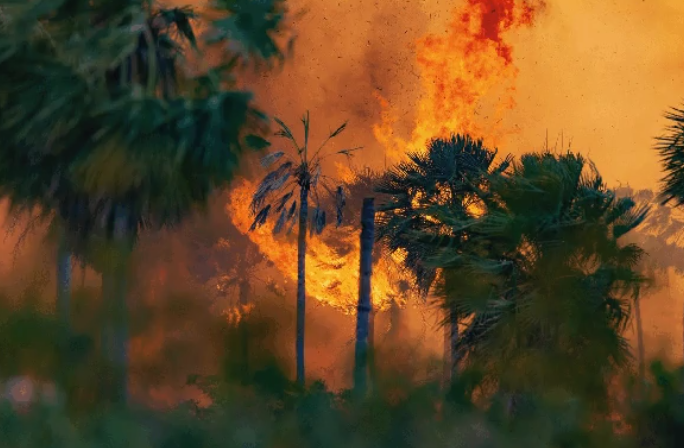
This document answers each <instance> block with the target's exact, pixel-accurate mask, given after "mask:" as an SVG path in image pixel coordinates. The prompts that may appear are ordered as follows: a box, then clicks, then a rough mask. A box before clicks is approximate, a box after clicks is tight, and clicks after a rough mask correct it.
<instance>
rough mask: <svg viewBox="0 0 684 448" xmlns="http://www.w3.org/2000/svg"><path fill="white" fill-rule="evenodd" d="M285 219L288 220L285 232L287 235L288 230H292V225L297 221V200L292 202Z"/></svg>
mask: <svg viewBox="0 0 684 448" xmlns="http://www.w3.org/2000/svg"><path fill="white" fill-rule="evenodd" d="M287 219H288V220H289V221H290V227H288V229H287V234H288V235H289V234H290V232H292V228H293V227H294V225H295V223H296V222H297V201H294V202H293V203H292V206H291V207H290V211H289V212H288V213H287Z"/></svg>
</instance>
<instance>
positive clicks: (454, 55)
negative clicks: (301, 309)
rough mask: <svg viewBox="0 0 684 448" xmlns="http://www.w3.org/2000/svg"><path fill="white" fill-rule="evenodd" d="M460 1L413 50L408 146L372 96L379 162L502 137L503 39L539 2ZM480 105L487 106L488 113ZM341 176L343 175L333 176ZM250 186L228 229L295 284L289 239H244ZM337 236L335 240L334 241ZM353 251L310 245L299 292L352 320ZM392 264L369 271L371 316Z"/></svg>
mask: <svg viewBox="0 0 684 448" xmlns="http://www.w3.org/2000/svg"><path fill="white" fill-rule="evenodd" d="M536 1H537V3H532V0H466V1H465V4H463V5H462V6H460V7H458V8H456V9H455V10H454V12H453V17H452V20H451V22H450V24H449V27H448V29H447V30H446V32H445V33H444V34H439V35H427V36H425V37H423V38H421V39H420V40H419V41H418V42H417V44H416V51H417V55H416V56H417V63H418V66H419V68H420V79H421V87H422V91H423V92H422V97H421V99H420V101H419V103H418V106H417V111H416V120H415V126H414V129H413V132H412V133H411V137H410V140H409V141H405V140H403V139H401V138H399V137H396V136H395V135H394V124H395V122H396V114H395V112H394V111H393V110H392V108H391V105H390V102H389V101H388V100H387V99H385V98H383V97H381V96H380V95H377V99H378V100H379V101H380V104H381V106H382V115H381V120H380V122H379V123H377V124H376V125H375V126H374V128H373V131H374V135H375V137H376V140H377V141H378V143H379V144H380V145H381V146H382V147H383V148H384V150H385V154H386V156H387V160H388V161H389V162H391V163H395V162H398V161H401V160H402V159H403V158H404V157H405V155H406V154H407V152H412V151H420V150H421V149H422V148H424V147H425V143H426V141H428V140H429V139H431V138H434V137H444V136H448V135H449V134H451V133H455V132H464V133H469V134H471V135H473V136H476V137H484V138H485V141H486V142H487V143H489V144H493V145H496V144H498V143H499V142H500V141H501V139H502V138H503V137H504V136H505V135H506V133H507V132H509V131H507V130H506V129H504V128H503V127H502V125H501V118H502V115H503V113H504V112H505V111H507V110H509V109H511V108H512V107H514V105H515V101H514V98H513V93H514V91H515V82H514V81H515V78H516V75H517V68H516V67H515V66H514V65H513V59H512V48H511V45H510V44H509V43H507V41H506V40H505V38H504V33H505V32H506V31H509V30H513V29H516V28H520V27H524V26H529V25H531V24H532V20H533V17H534V14H535V12H536V11H537V10H538V9H539V8H540V7H541V6H542V3H540V2H541V0H536ZM486 100H490V101H492V100H493V104H492V105H490V108H491V109H492V110H491V112H490V113H488V114H487V113H486V112H485V108H486V107H487V104H486ZM339 175H340V176H342V177H344V176H345V175H346V173H344V172H340V173H339ZM255 186H256V185H255V184H254V183H252V182H249V181H246V180H245V181H243V182H242V183H241V184H239V185H236V186H235V188H234V190H233V193H232V195H231V199H230V202H229V204H228V205H227V212H228V213H229V214H230V216H231V217H232V219H233V221H234V223H235V225H236V227H237V228H238V229H240V230H241V231H242V232H244V233H245V234H247V235H248V236H249V238H250V239H251V240H252V241H253V242H255V243H256V244H257V245H258V246H259V247H260V248H261V250H262V251H263V252H264V253H265V254H266V255H267V256H268V257H269V258H270V259H271V260H272V261H273V262H274V263H275V265H276V266H278V267H279V268H280V269H281V270H282V272H283V273H284V274H285V275H286V276H287V277H288V278H289V279H290V280H293V281H294V280H296V277H297V270H296V266H297V262H296V261H297V249H296V244H295V241H294V240H293V239H283V238H279V239H276V238H274V236H273V235H272V232H271V230H272V225H267V226H265V227H264V228H262V229H261V230H258V231H255V232H248V231H247V230H248V228H249V226H250V224H251V220H252V217H251V216H250V213H249V209H248V205H249V203H250V199H251V195H252V193H253V191H254V188H255ZM337 236H338V235H336V237H337ZM339 238H344V239H345V244H348V245H350V246H351V247H353V249H354V250H351V251H349V252H347V253H346V254H343V255H340V254H339V253H337V252H336V251H335V250H334V249H333V248H332V247H329V246H328V245H326V244H325V242H324V241H323V240H320V239H316V238H312V239H310V240H309V243H308V244H309V246H308V250H307V275H306V279H307V293H308V294H309V295H310V296H312V297H314V298H316V299H317V300H319V301H320V302H323V303H326V304H328V305H331V306H334V307H336V308H339V309H341V310H342V311H344V312H347V313H354V311H355V305H356V300H357V295H358V292H357V291H358V279H359V268H358V262H359V249H360V242H359V237H358V232H347V233H344V234H341V235H339ZM396 264H397V260H394V259H391V258H390V259H384V260H380V261H379V262H378V264H377V265H376V266H374V272H373V280H372V288H373V289H372V292H373V302H374V306H375V307H376V308H377V309H380V310H382V309H385V308H387V307H388V306H389V305H390V303H391V301H392V300H396V298H398V297H401V294H399V291H398V286H397V281H396V280H397V278H400V277H401V274H399V275H397V270H396Z"/></svg>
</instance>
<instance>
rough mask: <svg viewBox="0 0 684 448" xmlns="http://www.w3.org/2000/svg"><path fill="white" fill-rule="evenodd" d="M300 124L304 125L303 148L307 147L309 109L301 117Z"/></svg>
mask: <svg viewBox="0 0 684 448" xmlns="http://www.w3.org/2000/svg"><path fill="white" fill-rule="evenodd" d="M302 124H303V125H304V148H308V147H309V111H308V110H307V111H306V115H304V117H302Z"/></svg>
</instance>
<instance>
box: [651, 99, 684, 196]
mask: <svg viewBox="0 0 684 448" xmlns="http://www.w3.org/2000/svg"><path fill="white" fill-rule="evenodd" d="M665 118H666V119H667V120H668V122H669V125H668V127H667V129H666V132H665V134H664V135H662V136H660V137H658V139H657V145H656V150H657V151H658V153H659V155H660V158H661V160H662V164H663V171H664V174H665V175H664V177H663V179H662V190H661V194H660V198H661V200H662V204H663V205H666V204H669V203H674V206H675V207H678V208H679V207H681V206H682V204H684V109H679V108H672V109H671V110H670V111H669V112H668V113H666V114H665Z"/></svg>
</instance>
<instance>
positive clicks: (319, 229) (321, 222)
mask: <svg viewBox="0 0 684 448" xmlns="http://www.w3.org/2000/svg"><path fill="white" fill-rule="evenodd" d="M325 224H326V222H325V210H321V211H320V213H319V214H318V219H316V233H317V234H318V235H320V234H321V233H323V229H324V228H325Z"/></svg>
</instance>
